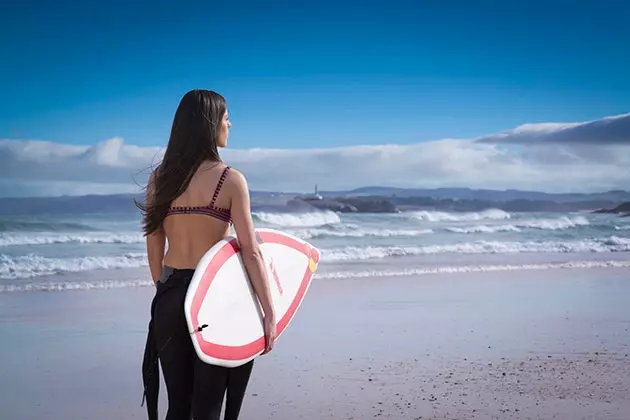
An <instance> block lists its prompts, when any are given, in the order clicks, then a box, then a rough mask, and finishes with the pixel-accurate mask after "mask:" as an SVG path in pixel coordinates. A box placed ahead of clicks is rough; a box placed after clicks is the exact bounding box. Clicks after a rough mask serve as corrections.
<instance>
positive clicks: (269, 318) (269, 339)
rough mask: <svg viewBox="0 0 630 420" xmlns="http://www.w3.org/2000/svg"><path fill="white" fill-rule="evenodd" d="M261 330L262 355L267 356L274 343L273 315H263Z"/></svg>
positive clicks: (274, 323) (274, 327)
mask: <svg viewBox="0 0 630 420" xmlns="http://www.w3.org/2000/svg"><path fill="white" fill-rule="evenodd" d="M263 328H264V330H265V350H264V351H263V352H262V354H267V353H269V352H270V351H271V349H273V345H274V343H275V342H276V317H275V316H274V315H265V318H264V320H263Z"/></svg>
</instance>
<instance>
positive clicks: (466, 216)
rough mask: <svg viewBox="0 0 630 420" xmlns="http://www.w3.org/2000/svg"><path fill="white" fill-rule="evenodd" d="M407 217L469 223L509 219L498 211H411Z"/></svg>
mask: <svg viewBox="0 0 630 420" xmlns="http://www.w3.org/2000/svg"><path fill="white" fill-rule="evenodd" d="M408 216H409V217H411V218H414V219H418V220H423V221H427V222H445V221H449V222H471V221H476V220H505V219H510V218H511V215H510V213H508V212H506V211H503V210H500V209H487V210H483V211H480V212H470V213H447V212H442V211H432V210H431V211H430V210H423V211H412V212H409V214H408Z"/></svg>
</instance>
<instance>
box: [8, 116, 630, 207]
mask: <svg viewBox="0 0 630 420" xmlns="http://www.w3.org/2000/svg"><path fill="white" fill-rule="evenodd" d="M611 127H612V128H611ZM597 130H599V131H597ZM570 133H573V135H574V136H575V137H570V136H569V134H570ZM623 139H626V140H623ZM627 139H630V114H627V115H623V116H619V117H610V118H605V119H602V120H598V121H591V122H588V123H568V124H561V123H551V124H528V125H523V126H520V127H517V128H516V129H514V130H510V131H507V132H504V133H499V134H495V135H490V136H486V137H483V138H481V139H476V140H457V139H445V140H436V141H429V142H422V143H417V144H410V145H397V144H388V145H380V146H352V147H339V148H330V149H309V150H292V149H247V150H235V149H226V150H223V151H222V156H223V159H224V160H225V161H226V162H227V163H228V164H230V165H232V166H234V167H236V168H238V169H240V170H241V171H243V172H244V173H245V175H246V176H247V178H248V180H249V183H250V187H251V188H252V189H258V190H274V191H280V190H282V191H310V190H311V189H312V186H313V185H314V184H315V183H318V184H319V186H320V188H321V189H347V188H355V187H360V186H366V185H372V186H373V185H379V186H398V187H429V188H431V187H453V186H455V187H473V188H498V189H505V188H520V189H536V190H541V191H595V190H596V191H599V190H607V189H613V188H623V189H626V188H628V185H629V181H630V141H628V140H627ZM162 152H163V149H162V148H160V147H138V146H133V145H128V144H125V142H124V141H123V140H122V139H120V138H113V139H110V140H106V141H103V142H101V143H98V144H96V145H93V146H71V145H62V144H57V143H51V142H45V141H17V140H0V195H4V196H7V195H9V196H18V195H59V194H83V193H115V192H131V191H139V190H140V187H139V186H137V185H136V184H135V183H134V182H137V183H140V184H143V183H144V182H146V175H147V173H148V172H147V169H148V168H149V167H150V166H151V165H154V164H156V163H157V162H158V161H159V159H160V158H161V156H162Z"/></svg>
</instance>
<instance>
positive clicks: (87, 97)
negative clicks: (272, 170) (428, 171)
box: [0, 0, 630, 148]
mask: <svg viewBox="0 0 630 420" xmlns="http://www.w3.org/2000/svg"><path fill="white" fill-rule="evenodd" d="M92 3H94V4H92ZM3 7H4V10H3V13H1V14H0V35H1V38H0V48H1V52H2V56H3V64H2V65H1V66H0V92H2V101H0V138H9V139H39V140H47V141H53V142H59V143H65V144H78V145H90V144H94V143H96V142H100V141H104V140H106V139H108V138H112V137H116V136H118V137H122V138H124V140H125V142H126V143H127V144H134V145H140V146H150V145H164V144H165V143H166V141H167V137H168V131H169V129H170V123H171V120H172V116H173V112H174V110H175V108H176V106H177V102H178V100H179V98H180V97H181V95H182V94H183V93H184V92H185V91H186V90H188V89H191V88H195V87H202V88H209V89H214V90H217V91H219V92H221V93H223V94H224V95H225V96H226V98H227V100H228V105H229V107H230V111H231V115H232V122H233V124H234V127H233V130H232V132H231V135H230V141H231V143H230V146H231V147H234V148H250V147H272V148H315V147H331V146H341V145H358V144H384V143H398V144H408V143H414V142H418V141H425V140H435V139H441V138H475V137H479V136H483V135H486V134H490V133H495V132H498V131H502V130H507V129H511V128H513V127H515V126H517V125H520V124H523V123H535V122H547V121H554V122H556V121H558V122H568V121H586V120H591V119H598V118H601V117H605V116H608V115H615V114H620V113H625V112H628V111H629V110H630V78H628V74H630V59H629V58H628V54H626V53H625V52H624V51H626V50H627V45H628V43H629V42H630V25H628V24H627V22H628V19H630V6H628V5H627V4H624V2H621V1H618V2H608V1H597V2H595V1H590V2H586V1H575V2H573V1H571V2H570V1H544V2H537V1H527V2H525V1H510V2H506V1H498V0H497V1H479V2H470V1H463V0H462V1H437V0H436V1H389V2H385V3H384V2H369V1H364V2H340V3H335V2H329V1H324V2H321V1H318V2H297V1H293V2H288V1H285V2H274V1H270V2H238V1H224V2H217V1H205V2H196V3H193V2H185V3H180V4H178V5H176V3H175V2H171V3H166V2H162V3H159V2H151V3H148V2H130V1H127V2H120V1H118V0H115V1H112V2H99V3H98V4H97V3H95V2H72V3H70V2H64V1H60V2H40V3H39V4H38V2H37V1H35V2H29V3H17V2H16V3H14V4H12V5H8V8H7V6H3Z"/></svg>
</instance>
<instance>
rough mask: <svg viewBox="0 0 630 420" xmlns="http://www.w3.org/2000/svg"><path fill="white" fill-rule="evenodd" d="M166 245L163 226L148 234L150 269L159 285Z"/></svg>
mask: <svg viewBox="0 0 630 420" xmlns="http://www.w3.org/2000/svg"><path fill="white" fill-rule="evenodd" d="M154 175H155V173H152V174H151V177H150V178H149V183H148V185H147V196H146V203H147V206H150V205H151V202H152V200H153V192H154V191H155V189H154V182H155V179H154ZM165 246H166V237H165V235H164V230H162V229H161V228H160V229H158V230H156V231H155V232H153V233H150V234H149V235H147V257H148V260H149V270H150V271H151V278H152V279H153V283H154V285H155V286H157V282H158V281H160V278H161V277H162V267H163V264H164V248H165Z"/></svg>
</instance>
